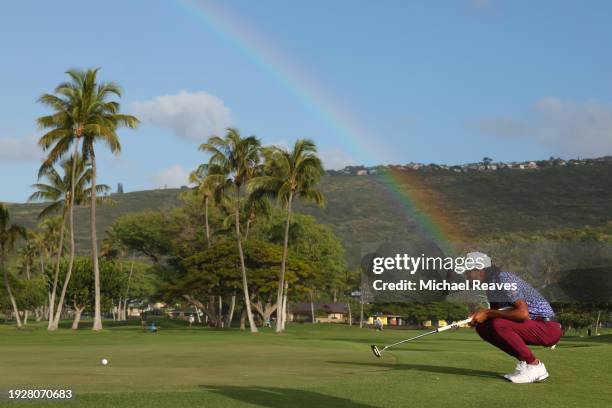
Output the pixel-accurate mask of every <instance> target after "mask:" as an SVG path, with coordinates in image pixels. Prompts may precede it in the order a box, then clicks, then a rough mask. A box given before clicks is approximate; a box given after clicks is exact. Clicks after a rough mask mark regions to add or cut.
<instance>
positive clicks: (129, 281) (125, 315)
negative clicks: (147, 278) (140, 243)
mask: <svg viewBox="0 0 612 408" xmlns="http://www.w3.org/2000/svg"><path fill="white" fill-rule="evenodd" d="M135 257H136V253H135V252H132V263H131V264H130V274H129V275H128V281H127V287H126V288H125V297H124V299H123V315H122V316H119V319H120V320H127V301H128V295H129V293H130V283H131V282H132V274H133V273H134V258H135Z"/></svg>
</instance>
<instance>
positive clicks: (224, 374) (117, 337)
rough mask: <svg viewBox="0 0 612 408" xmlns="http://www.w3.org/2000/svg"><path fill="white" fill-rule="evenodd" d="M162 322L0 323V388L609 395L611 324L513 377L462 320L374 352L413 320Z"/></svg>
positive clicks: (482, 401) (226, 394)
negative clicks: (217, 326) (221, 326)
mask: <svg viewBox="0 0 612 408" xmlns="http://www.w3.org/2000/svg"><path fill="white" fill-rule="evenodd" d="M181 324H182V323H181ZM160 325H161V331H160V332H159V333H157V334H151V333H145V332H143V331H142V330H141V329H140V327H139V326H137V323H134V324H130V325H127V324H123V325H115V326H114V327H111V325H110V324H107V329H106V330H104V331H103V332H101V333H92V332H91V331H89V330H80V331H78V332H76V333H74V332H72V331H71V330H69V329H61V330H59V331H58V332H55V333H47V332H46V331H45V330H44V327H43V326H42V325H41V326H38V327H33V328H30V329H26V330H19V331H18V330H16V329H15V328H14V327H11V326H6V325H5V326H0V389H2V390H6V389H9V388H72V389H74V390H75V394H76V397H75V400H74V401H72V402H64V404H63V405H66V406H68V404H70V405H71V406H79V407H81V406H83V407H117V406H131V407H140V406H142V407H166V406H167V407H179V406H180V407H185V406H206V407H216V406H222V407H235V406H260V407H261V406H263V407H288V406H290V407H301V406H304V407H328V406H332V407H350V406H356V407H364V408H365V407H393V406H397V407H400V406H407V405H410V406H413V407H421V406H428V407H437V406H448V405H451V404H452V406H453V407H472V406H476V405H479V406H482V407H489V406H495V407H496V408H499V407H505V406H508V407H513V408H516V407H517V406H521V405H526V404H532V405H537V406H539V407H548V406H550V407H553V406H554V407H565V406H567V407H577V406H602V407H603V406H610V405H612V392H611V391H610V387H609V383H610V373H611V372H612V370H611V368H612V367H611V365H610V364H611V363H610V361H611V360H612V339H611V337H612V336H610V335H606V336H599V337H597V338H589V339H586V338H571V337H566V338H563V339H562V341H561V343H560V345H559V347H558V348H557V349H556V350H554V351H551V350H548V349H542V348H537V349H536V355H537V356H538V357H540V358H541V359H542V360H543V361H544V363H545V364H546V365H547V368H548V370H549V372H550V374H551V377H550V379H549V380H547V381H546V382H544V383H541V384H530V385H515V384H511V383H508V382H506V381H504V380H503V379H501V377H500V374H503V373H505V372H508V371H511V370H512V368H513V366H514V361H513V360H512V359H511V358H509V357H507V356H505V355H504V354H502V353H501V352H499V351H497V350H496V349H494V348H493V347H492V346H490V345H488V344H486V343H484V342H483V341H481V340H480V339H479V338H478V336H477V335H475V334H474V333H473V331H471V330H468V329H464V330H461V331H459V332H450V333H441V334H439V335H436V336H431V337H426V338H424V339H421V340H418V341H417V342H414V343H410V344H404V345H401V346H400V347H399V348H398V349H396V350H394V351H391V350H390V351H388V352H386V353H385V354H384V355H383V357H382V358H380V359H377V358H375V357H374V356H373V355H372V352H371V350H370V347H369V345H370V344H371V343H377V344H388V343H391V342H394V341H397V340H400V339H402V338H404V337H408V336H410V335H414V334H415V332H407V331H391V330H388V331H384V332H382V333H380V332H374V331H372V330H369V329H362V330H360V329H359V328H356V327H346V326H335V325H323V324H320V325H315V326H312V325H301V326H291V327H290V328H289V330H288V331H287V333H285V334H283V335H276V334H274V333H272V332H271V331H270V330H267V331H264V332H263V333H260V334H256V335H251V334H249V333H245V332H240V331H237V330H232V331H216V330H209V329H200V328H197V329H187V328H184V327H182V326H177V322H171V321H162V322H161V324H160ZM102 358H107V359H108V360H109V364H108V366H102V365H101V364H100V360H101V359H102ZM5 404H6V405H7V406H8V405H10V406H15V405H14V404H15V403H13V402H11V403H5ZM55 405H60V404H55V403H54V404H42V403H30V404H28V406H30V407H34V406H55Z"/></svg>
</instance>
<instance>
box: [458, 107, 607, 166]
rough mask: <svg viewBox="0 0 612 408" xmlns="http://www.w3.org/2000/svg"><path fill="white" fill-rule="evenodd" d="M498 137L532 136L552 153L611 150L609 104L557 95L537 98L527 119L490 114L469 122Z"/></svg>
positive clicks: (596, 153)
mask: <svg viewBox="0 0 612 408" xmlns="http://www.w3.org/2000/svg"><path fill="white" fill-rule="evenodd" d="M468 127H469V128H472V129H476V130H478V131H479V132H480V133H482V134H485V135H489V136H500V137H509V136H515V137H531V138H534V139H535V140H536V141H537V142H539V143H540V144H542V145H544V146H547V147H548V148H550V149H551V153H555V154H560V155H569V156H580V157H597V156H604V155H608V154H612V105H607V104H603V103H600V102H593V101H592V102H582V103H579V102H573V101H567V100H562V99H558V98H550V97H549V98H544V99H541V100H539V101H537V102H536V103H535V105H534V107H533V109H532V114H531V115H530V117H529V118H528V119H525V120H518V119H514V118H509V117H507V118H490V119H483V120H481V121H479V122H477V123H476V124H470V125H468Z"/></svg>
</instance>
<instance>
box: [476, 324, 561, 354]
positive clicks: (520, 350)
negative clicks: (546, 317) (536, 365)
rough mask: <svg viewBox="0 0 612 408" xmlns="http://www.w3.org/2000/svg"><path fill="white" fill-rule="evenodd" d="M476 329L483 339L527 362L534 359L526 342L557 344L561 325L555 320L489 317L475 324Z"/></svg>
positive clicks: (548, 345) (547, 344)
mask: <svg viewBox="0 0 612 408" xmlns="http://www.w3.org/2000/svg"><path fill="white" fill-rule="evenodd" d="M476 331H477V332H478V334H479V335H480V337H482V338H483V339H484V340H486V341H488V342H489V343H491V344H493V345H494V346H496V347H498V348H499V349H501V350H503V351H505V352H506V353H508V354H510V355H511V356H513V357H515V358H516V359H518V360H519V361H526V362H527V363H528V364H531V363H533V362H534V361H535V359H536V358H535V356H534V355H533V353H532V352H531V350H529V347H527V345H528V344H529V345H535V346H545V347H550V346H552V345H554V344H557V342H558V341H559V339H560V338H561V334H562V331H561V325H560V324H559V323H557V322H542V321H538V320H526V321H524V322H515V321H512V320H508V319H502V318H496V319H489V320H487V321H486V322H484V323H481V324H479V325H477V326H476Z"/></svg>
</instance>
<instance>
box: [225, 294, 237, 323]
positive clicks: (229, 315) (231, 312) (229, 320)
mask: <svg viewBox="0 0 612 408" xmlns="http://www.w3.org/2000/svg"><path fill="white" fill-rule="evenodd" d="M235 308H236V294H233V295H232V300H231V302H230V308H229V312H228V313H227V320H226V321H225V327H227V328H228V329H229V328H230V327H231V326H232V319H233V318H234V309H235Z"/></svg>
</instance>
